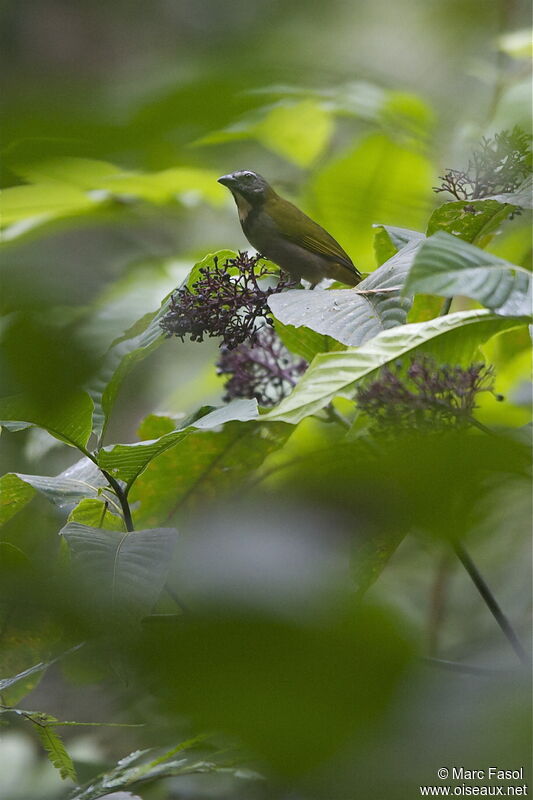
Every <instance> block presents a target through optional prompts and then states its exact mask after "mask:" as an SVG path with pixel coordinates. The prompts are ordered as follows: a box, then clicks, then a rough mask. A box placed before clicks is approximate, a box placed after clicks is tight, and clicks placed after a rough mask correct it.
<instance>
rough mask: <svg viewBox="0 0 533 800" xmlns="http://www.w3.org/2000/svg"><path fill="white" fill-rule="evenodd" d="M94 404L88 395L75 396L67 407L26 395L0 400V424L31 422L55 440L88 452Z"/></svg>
mask: <svg viewBox="0 0 533 800" xmlns="http://www.w3.org/2000/svg"><path fill="white" fill-rule="evenodd" d="M92 414H93V402H92V400H91V398H90V397H89V395H88V394H87V393H86V392H79V391H78V392H73V393H72V394H71V395H69V396H67V397H66V398H65V401H64V403H61V404H58V405H57V406H53V405H51V404H44V403H39V402H38V401H37V400H36V399H33V398H31V397H26V396H24V395H15V396H12V397H2V398H0V425H1V424H2V422H1V420H7V421H13V422H30V423H31V424H32V425H38V426H39V427H40V428H44V429H45V430H47V431H48V433H50V434H51V435H52V436H55V437H56V439H60V440H61V441H62V442H66V444H69V445H71V447H79V448H81V449H84V448H85V445H86V444H87V441H88V439H89V436H90V435H91V427H92V425H91V423H92Z"/></svg>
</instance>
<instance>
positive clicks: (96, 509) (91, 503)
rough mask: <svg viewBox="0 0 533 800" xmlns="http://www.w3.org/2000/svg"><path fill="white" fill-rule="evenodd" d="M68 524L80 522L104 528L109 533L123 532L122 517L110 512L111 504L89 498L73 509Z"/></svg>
mask: <svg viewBox="0 0 533 800" xmlns="http://www.w3.org/2000/svg"><path fill="white" fill-rule="evenodd" d="M67 522H79V523H80V524H82V525H88V526H90V527H94V528H103V529H105V530H108V531H123V530H124V521H123V519H122V517H120V516H118V515H117V514H113V513H112V512H111V511H110V510H109V504H108V503H106V502H104V501H103V500H97V499H96V498H89V497H87V498H86V499H85V500H82V501H81V502H80V503H78V505H77V506H76V507H75V508H73V509H72V511H71V512H70V514H69V515H68V519H67Z"/></svg>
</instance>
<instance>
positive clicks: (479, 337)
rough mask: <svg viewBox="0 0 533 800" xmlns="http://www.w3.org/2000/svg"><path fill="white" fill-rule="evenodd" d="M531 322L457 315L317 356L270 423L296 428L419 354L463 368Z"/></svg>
mask: <svg viewBox="0 0 533 800" xmlns="http://www.w3.org/2000/svg"><path fill="white" fill-rule="evenodd" d="M527 322H528V317H501V316H498V315H497V314H493V313H491V312H490V311H485V310H481V311H458V312H456V313H454V314H449V315H448V316H445V317H438V318H437V319H435V320H429V321H428V322H418V323H413V324H410V325H404V326H402V327H401V328H400V329H392V330H388V331H383V332H382V333H380V334H379V335H378V336H376V337H375V338H374V339H371V340H370V341H369V342H367V343H366V344H365V345H362V346H361V347H359V348H350V349H348V350H345V351H343V352H340V353H324V354H322V355H318V356H316V358H315V359H314V361H313V362H312V364H311V366H310V367H309V369H308V370H307V372H305V373H304V375H303V376H302V378H301V379H300V382H299V383H298V385H297V386H296V387H295V389H294V390H293V392H292V393H291V394H290V395H289V396H288V397H286V398H285V399H284V400H282V401H281V403H280V404H279V405H278V406H277V407H276V408H274V409H273V410H272V411H269V413H268V414H266V415H265V419H268V420H276V421H281V422H290V423H292V424H296V423H297V422H299V421H300V420H301V419H303V418H304V417H306V416H307V415H308V414H314V413H315V412H316V411H319V410H320V409H321V408H323V407H324V406H325V405H327V404H328V403H329V402H330V400H332V399H333V398H334V397H335V396H336V395H342V396H350V394H351V393H352V392H353V390H354V388H355V386H356V384H357V382H358V381H360V380H362V379H364V378H368V377H369V376H370V375H372V374H373V373H374V372H376V371H377V370H378V369H380V368H381V367H383V366H384V365H385V364H388V363H389V362H390V361H395V360H396V359H398V358H403V357H404V356H406V355H411V354H414V353H415V352H423V353H428V354H431V355H433V356H435V358H437V359H438V360H439V361H441V362H444V363H448V364H458V363H464V362H465V361H466V360H468V359H470V358H472V356H473V354H474V353H475V351H476V349H477V347H479V345H480V344H482V343H483V342H484V341H486V340H487V339H489V338H490V337H491V336H494V335H495V334H496V333H500V332H501V331H505V330H509V329H511V328H515V327H517V326H519V325H525V324H527Z"/></svg>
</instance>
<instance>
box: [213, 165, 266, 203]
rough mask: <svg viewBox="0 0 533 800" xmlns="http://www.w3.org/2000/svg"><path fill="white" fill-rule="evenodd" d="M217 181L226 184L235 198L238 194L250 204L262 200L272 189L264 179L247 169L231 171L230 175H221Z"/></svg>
mask: <svg viewBox="0 0 533 800" xmlns="http://www.w3.org/2000/svg"><path fill="white" fill-rule="evenodd" d="M218 182H219V183H221V184H222V185H223V186H227V187H228V189H229V190H230V192H231V193H232V194H233V196H234V197H235V199H238V196H239V195H240V196H241V197H242V198H243V199H244V200H246V202H247V203H249V204H250V205H256V204H257V203H259V202H262V201H263V200H264V199H265V198H266V196H267V194H268V192H269V191H272V190H271V188H270V185H269V184H268V183H267V182H266V180H265V179H264V178H263V177H262V176H261V175H258V174H257V172H251V171H250V170H247V169H242V170H238V171H237V172H232V173H231V174H230V175H222V177H221V178H219V179H218Z"/></svg>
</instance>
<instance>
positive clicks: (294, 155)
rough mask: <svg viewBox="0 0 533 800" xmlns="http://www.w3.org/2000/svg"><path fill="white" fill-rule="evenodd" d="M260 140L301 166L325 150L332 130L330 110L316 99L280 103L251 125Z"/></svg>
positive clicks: (304, 165) (270, 148) (305, 165)
mask: <svg viewBox="0 0 533 800" xmlns="http://www.w3.org/2000/svg"><path fill="white" fill-rule="evenodd" d="M251 133H252V135H253V137H254V138H256V139H257V140H258V141H259V142H261V144H263V145H264V146H265V147H267V148H268V149H269V150H272V151H273V152H274V153H277V154H278V155H281V156H283V157H284V158H286V159H287V160H288V161H292V162H293V163H295V164H297V165H298V166H299V167H308V166H309V165H310V164H312V163H313V161H315V160H316V159H317V157H318V156H319V155H320V154H321V153H322V152H323V150H324V148H325V147H326V146H327V144H328V143H329V140H330V138H331V135H332V133H333V120H332V117H331V113H330V112H329V111H327V110H326V109H325V108H324V107H323V106H321V105H319V104H318V103H316V102H314V101H313V100H302V102H300V103H295V104H294V105H293V104H290V105H288V104H286V103H280V104H279V105H276V106H274V108H272V109H271V110H270V111H269V112H268V113H267V114H266V116H265V117H264V118H263V119H262V120H261V121H260V122H259V123H258V124H257V125H256V126H255V127H253V128H252V130H251Z"/></svg>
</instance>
